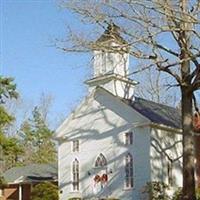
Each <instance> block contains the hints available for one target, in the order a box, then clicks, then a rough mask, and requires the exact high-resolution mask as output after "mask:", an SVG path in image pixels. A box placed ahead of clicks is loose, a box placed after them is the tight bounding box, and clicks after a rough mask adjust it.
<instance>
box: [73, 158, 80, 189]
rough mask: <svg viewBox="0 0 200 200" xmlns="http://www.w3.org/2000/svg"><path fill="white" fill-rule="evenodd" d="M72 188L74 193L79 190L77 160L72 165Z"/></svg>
mask: <svg viewBox="0 0 200 200" xmlns="http://www.w3.org/2000/svg"><path fill="white" fill-rule="evenodd" d="M72 186H73V191H78V190H79V161H78V160H77V159H75V160H74V161H73V163H72Z"/></svg>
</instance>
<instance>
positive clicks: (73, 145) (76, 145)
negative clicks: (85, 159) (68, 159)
mask: <svg viewBox="0 0 200 200" xmlns="http://www.w3.org/2000/svg"><path fill="white" fill-rule="evenodd" d="M71 151H72V152H73V153H78V152H80V141H79V140H78V139H76V140H72V143H71Z"/></svg>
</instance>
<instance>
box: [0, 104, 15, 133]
mask: <svg viewBox="0 0 200 200" xmlns="http://www.w3.org/2000/svg"><path fill="white" fill-rule="evenodd" d="M13 120H14V117H12V116H11V115H9V114H8V113H7V111H6V109H5V108H4V107H3V106H2V105H0V132H3V130H4V128H5V127H6V126H7V125H9V124H10V123H11V122H12V121H13Z"/></svg>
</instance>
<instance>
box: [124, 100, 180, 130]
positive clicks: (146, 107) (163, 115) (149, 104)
mask: <svg viewBox="0 0 200 200" xmlns="http://www.w3.org/2000/svg"><path fill="white" fill-rule="evenodd" d="M125 102H126V103H127V104H128V105H130V106H131V107H132V108H133V109H135V110H136V111H137V112H139V113H140V114H142V115H143V116H145V117H146V118H148V119H149V120H150V121H151V122H153V123H156V124H162V125H166V126H170V127H172V128H178V129H180V128H181V115H180V113H179V111H178V110H177V109H176V108H174V107H170V106H167V105H164V104H159V103H155V102H153V101H149V100H146V99H142V98H139V97H135V99H134V100H133V101H125Z"/></svg>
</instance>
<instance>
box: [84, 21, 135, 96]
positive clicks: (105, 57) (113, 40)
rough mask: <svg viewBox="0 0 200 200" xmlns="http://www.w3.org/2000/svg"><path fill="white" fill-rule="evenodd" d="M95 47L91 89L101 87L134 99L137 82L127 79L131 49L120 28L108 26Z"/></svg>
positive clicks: (88, 82)
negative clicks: (129, 51)
mask: <svg viewBox="0 0 200 200" xmlns="http://www.w3.org/2000/svg"><path fill="white" fill-rule="evenodd" d="M94 47H95V50H94V52H93V53H94V62H93V68H94V75H93V78H92V79H90V80H88V81H87V82H86V83H87V84H88V85H89V86H90V89H92V88H94V87H95V86H101V87H104V88H105V89H106V90H108V91H109V92H111V93H113V94H114V95H116V96H119V97H121V98H125V99H130V98H132V97H133V91H134V85H135V84H136V82H135V81H133V80H131V79H128V78H127V76H128V64H129V54H128V50H129V47H128V43H127V42H126V41H125V40H124V39H123V38H122V37H121V35H120V28H119V27H118V26H116V25H115V24H113V23H112V24H110V25H108V27H107V29H106V30H105V31H104V33H103V34H102V35H101V36H100V37H99V39H97V41H96V42H95V45H94Z"/></svg>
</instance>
